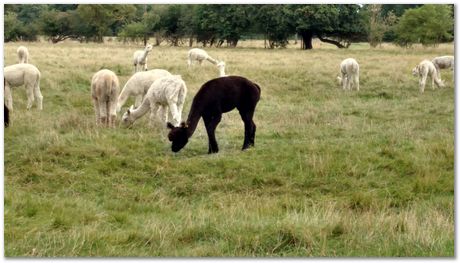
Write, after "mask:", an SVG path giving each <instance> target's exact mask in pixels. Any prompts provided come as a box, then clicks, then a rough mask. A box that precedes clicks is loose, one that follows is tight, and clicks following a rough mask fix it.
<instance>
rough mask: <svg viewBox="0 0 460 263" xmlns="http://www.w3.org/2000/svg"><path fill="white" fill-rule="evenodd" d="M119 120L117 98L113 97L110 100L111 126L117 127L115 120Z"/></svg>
mask: <svg viewBox="0 0 460 263" xmlns="http://www.w3.org/2000/svg"><path fill="white" fill-rule="evenodd" d="M116 120H117V100H116V99H112V100H111V101H110V102H109V126H110V127H111V128H115V122H116Z"/></svg>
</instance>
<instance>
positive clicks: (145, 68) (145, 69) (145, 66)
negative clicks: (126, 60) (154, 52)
mask: <svg viewBox="0 0 460 263" xmlns="http://www.w3.org/2000/svg"><path fill="white" fill-rule="evenodd" d="M144 71H147V58H145V63H144Z"/></svg>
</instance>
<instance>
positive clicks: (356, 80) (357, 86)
mask: <svg viewBox="0 0 460 263" xmlns="http://www.w3.org/2000/svg"><path fill="white" fill-rule="evenodd" d="M353 82H354V85H355V86H356V90H357V91H359V75H358V74H356V75H355V76H354V77H353Z"/></svg>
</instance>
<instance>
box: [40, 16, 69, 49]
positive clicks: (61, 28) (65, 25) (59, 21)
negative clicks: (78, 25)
mask: <svg viewBox="0 0 460 263" xmlns="http://www.w3.org/2000/svg"><path fill="white" fill-rule="evenodd" d="M72 15H76V14H75V12H73V13H71V12H61V11H57V10H49V11H45V12H44V13H43V14H42V15H41V16H40V24H41V31H42V33H43V34H44V35H45V36H47V37H48V39H49V40H51V42H52V43H58V42H60V41H63V40H65V39H68V38H75V37H76V33H75V28H74V25H73V24H72V21H73V20H72V18H71V16H72Z"/></svg>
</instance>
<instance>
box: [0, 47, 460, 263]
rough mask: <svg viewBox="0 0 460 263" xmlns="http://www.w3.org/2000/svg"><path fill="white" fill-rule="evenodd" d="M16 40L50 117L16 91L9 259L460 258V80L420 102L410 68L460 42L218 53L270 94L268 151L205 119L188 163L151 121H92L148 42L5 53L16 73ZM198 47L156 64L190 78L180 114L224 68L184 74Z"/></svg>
mask: <svg viewBox="0 0 460 263" xmlns="http://www.w3.org/2000/svg"><path fill="white" fill-rule="evenodd" d="M20 44H25V45H27V47H28V48H29V52H30V56H31V58H30V60H29V61H30V63H32V64H35V65H36V66H37V67H38V68H39V69H40V71H41V73H42V81H41V90H42V93H43V96H44V102H43V103H44V104H43V105H44V110H43V111H42V112H38V111H37V109H36V108H35V107H34V108H33V109H32V110H30V111H27V110H26V109H25V108H26V95H25V91H24V89H23V88H17V89H16V90H15V91H14V92H13V101H14V107H15V108H14V109H15V111H14V113H13V115H12V126H11V127H10V128H7V129H5V140H4V147H5V153H4V157H5V160H4V162H5V177H4V183H5V185H4V240H5V256H6V257H17V256H20V257H44V256H45V257H56V256H58V257H73V256H130V257H133V256H143V257H145V256H147V257H148V256H238V257H247V256H249V257H252V256H290V257H292V256H308V257H310V256H314V257H323V256H327V257H343V256H372V257H377V256H411V257H414V256H437V257H439V256H442V257H443V256H449V257H453V256H454V76H453V74H452V72H451V71H450V70H444V71H442V79H443V80H444V81H445V82H446V84H447V88H443V89H436V90H432V89H431V87H430V86H429V85H428V86H427V88H426V89H425V93H424V94H420V93H419V91H418V80H417V78H416V77H414V76H412V75H411V69H412V68H413V67H414V66H415V65H416V64H417V63H419V62H420V61H421V60H422V59H425V58H428V59H431V58H432V57H435V56H439V55H448V54H453V53H454V45H453V44H449V45H447V44H446V45H441V46H439V47H437V48H422V47H415V48H413V49H401V48H397V47H394V46H391V45H384V46H383V47H381V48H377V49H370V48H369V47H368V45H366V44H354V45H352V46H351V47H350V49H336V48H333V47H331V46H328V45H325V44H323V45H321V44H319V43H315V49H314V50H311V51H302V50H299V49H298V48H295V47H289V48H288V49H284V50H267V49H263V48H260V47H263V42H258V43H255V42H242V43H241V44H240V45H241V47H240V48H235V49H226V48H220V49H217V48H209V49H208V52H209V54H210V55H211V56H213V57H215V58H217V59H220V60H224V61H226V63H227V68H226V72H227V74H234V75H242V76H245V77H247V78H249V79H251V80H253V81H254V82H256V83H258V84H259V85H260V87H261V89H262V93H261V100H260V102H259V104H258V106H257V109H256V113H255V118H254V121H255V123H256V124H257V133H256V140H255V144H256V147H255V148H252V149H250V150H248V151H244V152H242V151H241V150H240V149H241V146H242V143H243V137H244V136H243V123H242V121H241V120H240V117H239V115H238V113H237V112H236V111H234V112H231V113H229V114H226V115H225V116H224V117H223V120H222V122H221V124H220V125H219V126H218V128H217V132H216V135H217V140H218V143H219V147H220V152H219V153H218V154H214V155H208V154H206V153H207V149H208V146H207V136H206V132H205V129H204V125H203V123H202V121H200V123H199V125H198V129H197V131H196V132H195V134H194V136H193V137H192V138H191V140H190V142H189V144H188V145H187V146H186V147H185V148H184V149H183V150H182V151H181V152H179V153H178V154H173V153H172V152H171V150H170V143H169V142H168V140H167V129H166V128H165V127H163V126H160V125H158V126H157V127H150V126H149V125H148V120H147V117H148V116H145V117H143V118H142V119H140V120H139V121H138V122H136V123H135V125H134V127H133V128H132V129H123V128H121V127H120V128H116V129H104V128H97V127H96V126H95V116H94V112H93V106H92V103H91V99H90V79H91V76H92V74H94V73H95V72H96V71H98V70H99V69H102V68H108V69H111V70H113V71H114V72H115V73H117V75H118V76H119V79H120V82H121V84H122V85H124V83H125V82H126V80H127V79H128V78H129V77H130V75H131V74H132V70H133V68H132V66H131V58H132V54H133V52H134V50H136V49H138V48H140V47H139V46H134V45H122V44H120V43H116V42H112V43H108V44H105V45H103V44H79V43H62V44H57V45H52V44H47V43H6V44H4V56H5V57H4V63H5V65H10V64H13V63H16V61H17V57H16V48H17V47H18V46H19V45H20ZM257 47H259V48H257ZM187 51H188V48H186V47H168V46H161V47H155V48H154V49H153V51H152V52H151V54H150V55H149V68H164V69H167V70H169V71H170V72H172V73H174V74H181V75H182V78H183V79H184V80H185V82H186V83H187V87H188V91H189V92H188V96H187V99H186V104H185V107H184V112H183V116H184V118H186V116H187V114H188V111H189V108H190V104H191V101H192V99H193V96H194V94H195V93H196V92H197V90H198V89H199V88H200V86H201V85H202V84H203V83H204V82H206V81H207V80H209V79H212V78H214V77H217V76H218V70H217V69H216V68H215V67H214V66H212V65H211V64H210V63H204V65H203V66H202V67H198V66H197V67H194V68H192V69H187V65H186V54H187ZM347 57H354V58H356V59H357V61H358V62H359V63H360V68H361V75H360V84H361V90H360V91H359V92H356V91H351V92H350V91H343V90H342V89H341V88H340V87H339V86H338V85H337V83H336V76H337V75H338V71H339V68H338V65H339V63H340V61H341V60H342V59H344V58H347ZM131 103H133V100H130V101H129V103H128V104H127V105H125V106H129V105H131ZM125 108H126V107H125ZM123 111H124V110H123ZM119 117H120V116H119Z"/></svg>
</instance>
